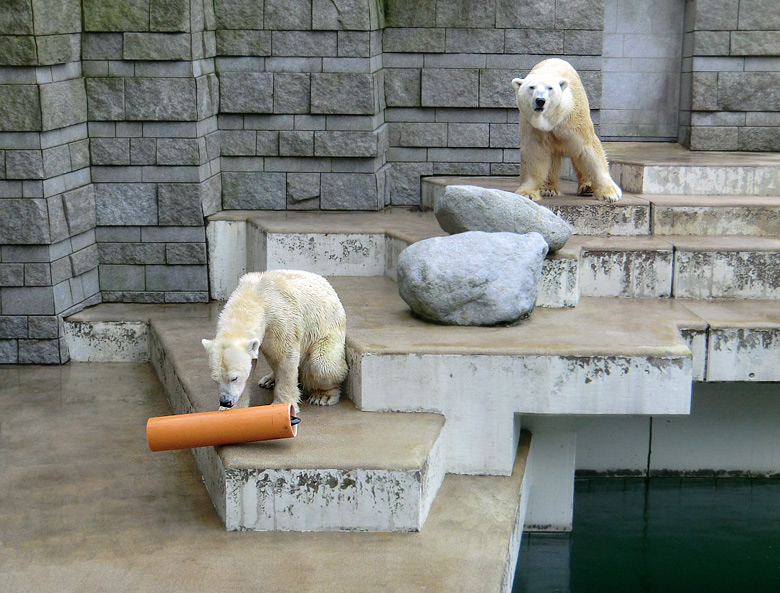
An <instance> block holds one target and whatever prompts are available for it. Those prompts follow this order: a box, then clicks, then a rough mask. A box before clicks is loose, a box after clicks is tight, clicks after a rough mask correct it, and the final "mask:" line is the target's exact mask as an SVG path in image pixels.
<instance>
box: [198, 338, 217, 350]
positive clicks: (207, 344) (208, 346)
mask: <svg viewBox="0 0 780 593" xmlns="http://www.w3.org/2000/svg"><path fill="white" fill-rule="evenodd" d="M200 343H201V344H203V347H204V348H205V349H206V352H211V345H212V344H213V343H214V342H213V340H207V339H206V338H203V339H202V340H201V341H200Z"/></svg>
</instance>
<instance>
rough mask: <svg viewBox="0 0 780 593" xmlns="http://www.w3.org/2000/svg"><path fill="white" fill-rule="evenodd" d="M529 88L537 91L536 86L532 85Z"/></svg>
mask: <svg viewBox="0 0 780 593" xmlns="http://www.w3.org/2000/svg"><path fill="white" fill-rule="evenodd" d="M528 88H529V89H531V90H532V91H533V90H535V89H536V87H535V86H534V85H530V86H529V87H528Z"/></svg>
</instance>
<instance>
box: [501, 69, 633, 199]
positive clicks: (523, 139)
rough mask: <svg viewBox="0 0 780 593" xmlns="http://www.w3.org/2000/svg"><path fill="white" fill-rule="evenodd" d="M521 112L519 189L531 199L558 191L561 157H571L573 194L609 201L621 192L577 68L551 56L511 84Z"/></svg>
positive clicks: (620, 194)
mask: <svg viewBox="0 0 780 593" xmlns="http://www.w3.org/2000/svg"><path fill="white" fill-rule="evenodd" d="M512 86H513V87H514V89H515V95H516V98H517V109H518V110H519V112H520V118H519V125H520V187H518V188H517V190H516V192H517V193H518V194H523V195H525V196H528V197H529V198H531V199H532V200H536V201H538V200H540V199H541V197H542V196H557V195H559V193H560V190H559V188H558V178H559V174H560V167H561V158H562V157H564V156H567V157H569V158H571V160H572V164H573V165H574V170H575V171H576V173H577V179H578V181H579V187H578V189H577V193H578V194H580V195H585V194H588V193H591V192H592V193H593V195H594V196H595V197H596V198H598V199H600V200H604V201H607V202H615V201H617V200H619V199H620V197H621V196H622V192H621V190H620V188H619V187H618V186H617V184H616V183H615V182H614V181H613V180H612V178H611V177H610V175H609V165H608V164H607V158H606V156H605V155H604V149H603V147H602V146H601V142H600V141H599V139H598V137H597V136H596V132H595V130H594V129H593V122H592V121H591V119H590V106H589V105H588V98H587V96H586V95H585V89H584V88H583V87H582V81H581V80H580V77H579V75H578V74H577V72H576V70H574V68H572V66H571V64H569V63H568V62H566V61H565V60H561V59H558V58H552V59H549V60H543V61H541V62H539V63H538V64H537V65H536V66H534V67H533V69H532V70H531V72H529V74H528V76H526V77H525V78H515V79H513V80H512Z"/></svg>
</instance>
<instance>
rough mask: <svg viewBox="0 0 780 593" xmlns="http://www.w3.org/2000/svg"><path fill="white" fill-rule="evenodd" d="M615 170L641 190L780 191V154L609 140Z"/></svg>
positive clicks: (621, 180)
mask: <svg viewBox="0 0 780 593" xmlns="http://www.w3.org/2000/svg"><path fill="white" fill-rule="evenodd" d="M604 150H605V152H606V153H607V159H608V160H609V162H610V172H611V174H612V177H613V178H614V179H615V181H616V182H617V184H618V185H620V187H621V188H622V189H623V191H627V192H631V193H638V194H681V195H694V194H695V195H754V196H777V195H780V153H766V152H764V153H755V152H695V151H690V150H688V149H687V148H684V147H682V146H680V145H679V144H675V143H653V142H606V143H605V144H604Z"/></svg>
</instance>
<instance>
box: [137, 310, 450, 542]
mask: <svg viewBox="0 0 780 593" xmlns="http://www.w3.org/2000/svg"><path fill="white" fill-rule="evenodd" d="M211 310H212V311H213V309H211ZM215 323H216V320H214V319H213V318H205V317H204V318H197V319H186V320H176V319H168V320H164V319H153V320H152V321H151V325H152V332H153V334H152V345H151V358H152V363H153V365H154V366H155V368H156V370H157V372H158V374H159V376H160V378H161V380H162V383H163V385H164V386H165V388H166V391H167V394H168V397H169V401H170V402H171V405H172V407H173V409H174V411H175V412H177V413H186V412H190V411H207V410H214V409H216V408H217V407H218V405H219V401H218V395H217V387H216V385H215V384H214V383H213V381H212V380H211V378H210V376H209V373H208V372H207V371H208V358H207V354H206V352H205V350H203V348H202V346H201V345H200V339H198V337H199V336H204V335H206V336H208V335H211V334H212V333H213V331H214V329H213V327H214V325H215ZM257 366H258V367H259V368H257V369H256V372H257V375H258V377H259V376H261V375H262V374H265V373H267V372H268V367H267V366H266V365H265V363H264V361H259V362H258V365H257ZM271 396H272V394H271V391H270V390H265V389H261V388H259V387H257V386H256V385H252V387H251V392H250V394H249V396H248V395H247V394H246V393H245V394H244V396H243V398H242V400H241V401H240V405H244V406H246V405H249V404H250V403H251V404H254V405H258V404H263V403H270V399H271ZM301 418H302V424H301V426H300V427H299V429H298V430H299V435H298V436H297V437H296V438H295V439H285V440H283V441H275V442H266V443H250V444H243V445H235V446H224V447H219V448H217V449H216V450H215V449H214V448H211V447H205V448H201V450H200V451H198V454H197V455H196V459H198V460H199V465H200V467H201V471H202V472H203V473H204V478H205V481H206V485H207V487H208V488H209V491H210V493H211V495H212V499H213V500H214V503H215V506H216V508H217V511H218V512H219V513H220V515H221V516H222V519H223V521H224V522H225V527H226V528H227V529H229V530H253V531H417V530H419V529H421V528H422V526H423V523H424V522H425V518H426V516H427V514H428V510H429V509H430V505H431V503H432V502H433V499H434V497H435V495H436V491H437V490H438V488H439V485H440V484H441V481H442V480H443V477H444V464H443V458H442V448H441V443H440V442H439V439H440V435H441V430H442V426H443V418H442V417H441V416H435V415H429V414H414V415H412V416H406V415H398V414H396V415H388V414H365V413H360V412H358V411H357V410H356V409H355V408H354V407H353V406H352V405H351V404H350V403H349V402H348V401H344V402H342V403H341V404H339V405H338V406H336V407H329V406H324V407H317V406H307V405H305V404H304V405H303V407H302V410H301ZM304 428H305V430H304ZM347 434H348V435H349V438H344V436H345V435H347ZM355 442H361V443H362V445H361V447H360V452H361V453H362V455H360V454H358V452H357V451H356V450H355V447H354V443H355Z"/></svg>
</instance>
